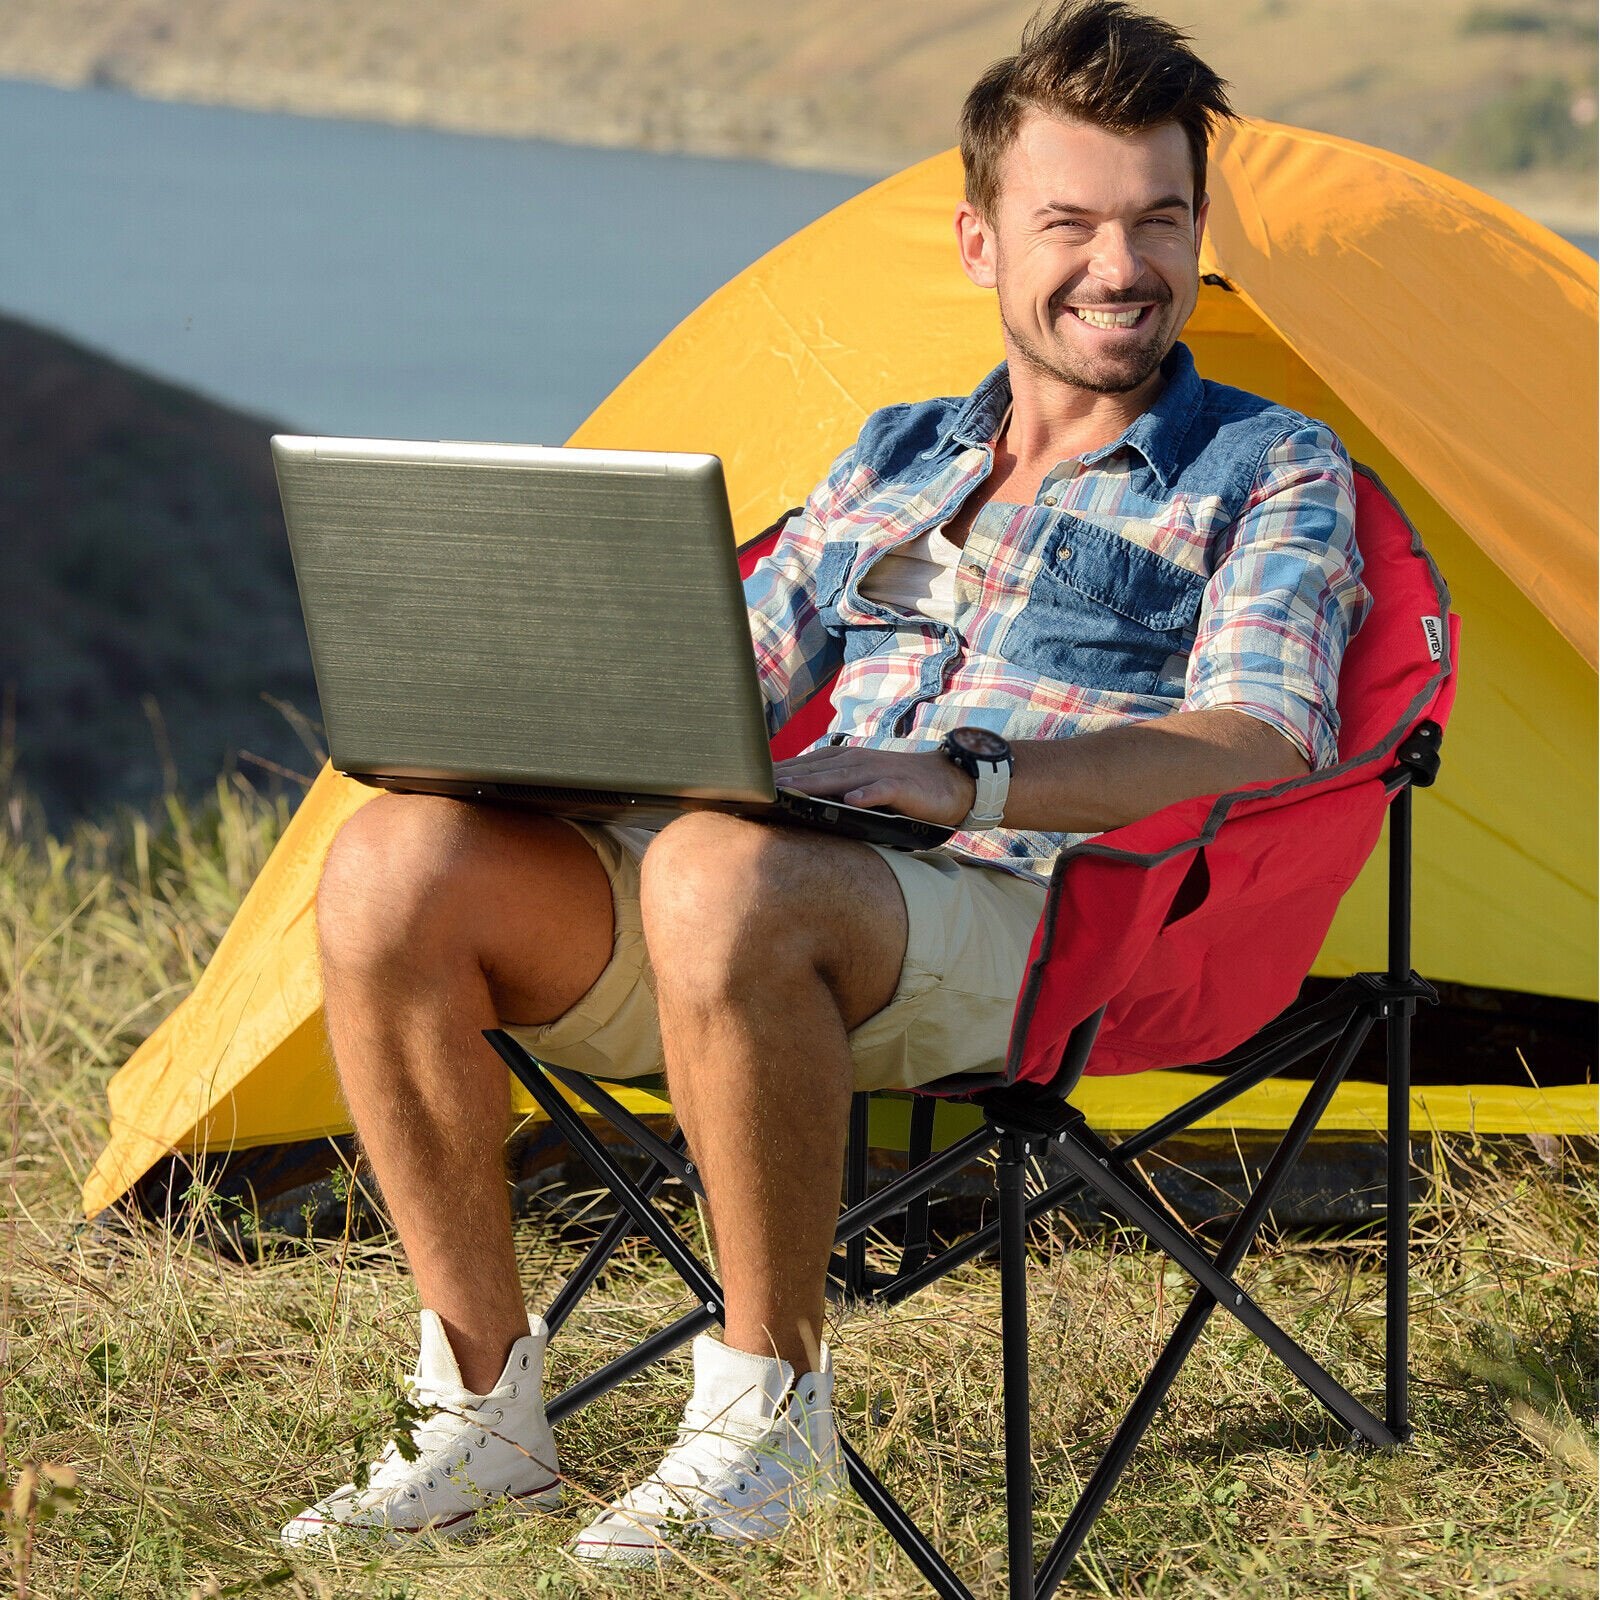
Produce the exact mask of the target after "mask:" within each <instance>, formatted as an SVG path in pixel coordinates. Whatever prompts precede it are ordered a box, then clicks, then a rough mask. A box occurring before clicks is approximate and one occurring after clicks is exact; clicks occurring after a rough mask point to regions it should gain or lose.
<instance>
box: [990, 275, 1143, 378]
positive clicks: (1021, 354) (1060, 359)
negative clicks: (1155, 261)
mask: <svg viewBox="0 0 1600 1600" xmlns="http://www.w3.org/2000/svg"><path fill="white" fill-rule="evenodd" d="M1171 303H1172V296H1171V295H1170V294H1169V295H1168V296H1167V297H1166V298H1165V299H1164V300H1162V301H1160V302H1158V307H1157V309H1158V311H1159V312H1160V313H1161V316H1160V318H1159V324H1158V322H1157V321H1156V320H1154V319H1153V320H1152V323H1151V328H1150V336H1149V337H1148V338H1147V339H1145V340H1144V341H1142V342H1141V343H1140V345H1139V346H1138V348H1137V349H1133V350H1126V351H1124V352H1122V353H1121V355H1119V356H1116V357H1108V359H1107V362H1106V365H1104V366H1102V367H1100V368H1099V369H1098V370H1097V369H1095V368H1093V367H1090V366H1088V365H1087V364H1085V363H1081V362H1077V361H1073V360H1071V359H1070V358H1069V357H1068V356H1067V354H1066V353H1065V352H1064V351H1063V352H1060V353H1057V352H1054V351H1046V350H1043V349H1041V348H1040V347H1039V346H1038V345H1037V344H1035V343H1034V342H1033V341H1032V340H1031V339H1028V338H1026V337H1025V336H1024V335H1023V334H1021V333H1019V332H1018V331H1017V330H1016V328H1014V327H1013V326H1012V325H1011V322H1010V319H1009V318H1008V317H1007V316H1006V314H1005V308H1004V307H1002V308H1001V311H1000V326H1001V327H1002V328H1003V329H1004V330H1005V334H1006V340H1007V343H1008V344H1009V345H1010V347H1011V349H1012V350H1013V351H1014V352H1015V353H1016V357H1017V359H1018V360H1020V361H1021V362H1022V363H1023V365H1024V366H1027V367H1031V368H1032V369H1033V370H1034V371H1035V372H1038V373H1040V374H1042V375H1043V376H1045V377H1050V378H1054V379H1055V380H1056V381H1057V382H1058V383H1064V384H1066V385H1067V386H1068V387H1069V388H1073V389H1085V390H1087V391H1088V392H1089V393H1091V394H1129V393H1131V392H1132V391H1133V390H1135V389H1137V388H1139V387H1140V385H1141V384H1144V383H1146V382H1148V381H1149V379H1150V377H1151V376H1152V375H1153V374H1154V372H1155V371H1156V369H1157V368H1158V367H1159V366H1160V365H1161V363H1162V362H1163V361H1164V360H1165V359H1166V356H1167V350H1168V349H1169V348H1170V344H1164V343H1163V342H1162V341H1163V331H1164V324H1165V321H1166V316H1165V313H1166V309H1167V307H1168V306H1170V305H1171ZM1114 304H1116V302H1115V301H1111V302H1107V306H1108V308H1109V306H1111V305H1114ZM1063 315H1066V316H1071V315H1072V313H1071V312H1070V311H1068V312H1064V313H1063Z"/></svg>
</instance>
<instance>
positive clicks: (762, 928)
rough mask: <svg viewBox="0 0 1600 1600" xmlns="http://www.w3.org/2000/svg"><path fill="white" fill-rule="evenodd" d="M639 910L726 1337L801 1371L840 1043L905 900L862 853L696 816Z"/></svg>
mask: <svg viewBox="0 0 1600 1600" xmlns="http://www.w3.org/2000/svg"><path fill="white" fill-rule="evenodd" d="M641 897H642V898H641V903H642V909H643V913H644V928H645V938H646V941H647V943H648V946H649V950H650V958H651V964H652V966H653V967H654V969H655V974H656V992H657V1001H658V1006H659V1010H660V1016H661V1038H662V1047H663V1050H664V1052H665V1055H666V1063H667V1080H668V1086H669V1089H670V1091H671V1095H672V1102H673V1106H674V1109H675V1110H676V1112H677V1114H678V1117H679V1120H680V1122H681V1123H682V1125H683V1128H684V1131H685V1133H686V1134H687V1136H688V1140H689V1145H690V1148H691V1149H692V1150H693V1152H694V1157H695V1160H696V1162H697V1163H698V1165H699V1167H700V1170H701V1173H702V1175H703V1178H704V1181H705V1185H706V1199H707V1205H708V1208H709V1210H710V1213H711V1225H712V1230H713V1233H714V1235H715V1238H716V1242H717V1260H718V1266H719V1268H720V1270H721V1273H722V1282H723V1290H724V1293H725V1295H726V1297H727V1320H726V1326H725V1330H724V1338H725V1340H726V1341H727V1343H728V1344H730V1345H732V1346H733V1347H734V1348H736V1349H741V1350H751V1351H757V1352H759V1353H761V1354H766V1355H771V1354H777V1355H778V1356H780V1357H782V1358H783V1359H784V1360H785V1361H788V1362H789V1363H790V1364H791V1365H792V1366H793V1367H794V1369H795V1371H797V1372H806V1371H810V1370H813V1369H814V1368H815V1367H816V1358H817V1346H818V1344H819V1343H820V1341H821V1334H822V1313H823V1287H824V1283H825V1279H826V1271H827V1262H828V1256H829V1254H830V1252H831V1250H832V1246H833V1233H834V1227H835V1224H836V1223H837V1221H838V1212H839V1191H840V1184H841V1180H842V1177H843V1166H844V1144H845V1132H846V1128H847V1125H848V1121H849V1109H850V1095H851V1091H852V1079H853V1073H852V1065H851V1059H850V1051H849V1048H848V1045H847V1043H846V1037H845V1036H846V1033H847V1032H848V1030H849V1029H851V1028H853V1027H856V1026H857V1025H859V1024H860V1023H862V1022H864V1021H865V1020H866V1019H867V1018H868V1017H870V1016H872V1015H873V1014H874V1013H875V1012H877V1011H880V1010H882V1008H883V1007H884V1006H885V1005H887V1004H888V1002H889V1001H890V999H891V998H892V997H893V995H894V992H895V989H896V987H897V985H898V983H899V978H900V968H901V964H902V962H903V960H904V956H905V948H906V931H907V929H906V912H905V903H904V901H903V899H902V898H901V895H900V888H899V885H898V884H897V883H896V881H895V878H894V874H893V873H892V872H891V871H890V870H889V868H888V867H887V866H886V865H885V864H884V862H883V860H882V858H881V857H880V856H878V855H877V854H876V853H875V852H874V851H872V850H870V849H868V848H867V846H865V845H862V844H856V843H853V842H850V841H845V840H836V839H829V838H825V837H822V836H819V835H814V834H805V833H802V832H799V831H790V830H784V829H779V828H772V827H767V826H764V825H761V824H758V823H752V822H744V821H740V820H738V819H736V818H729V817H722V816H717V815H713V814H710V813H698V814H693V815H690V816H687V817H684V818H683V819H681V820H680V821H678V822H675V823H673V824H672V826H671V827H669V828H668V829H666V830H665V831H664V832H663V833H662V835H661V837H660V838H658V839H657V840H656V841H655V842H654V843H653V844H652V845H651V847H650V849H649V851H648V853H647V854H646V856H645V860H644V868H643V885H642V890H641Z"/></svg>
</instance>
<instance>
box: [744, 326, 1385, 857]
mask: <svg viewBox="0 0 1600 1600" xmlns="http://www.w3.org/2000/svg"><path fill="white" fill-rule="evenodd" d="M1165 371H1166V377H1167V382H1166V386H1165V388H1164V389H1163V390H1162V392H1161V395H1160V396H1159V398H1158V399H1157V400H1156V402H1155V404H1154V405H1153V406H1152V407H1151V408H1150V409H1149V410H1148V411H1146V412H1145V413H1144V414H1143V415H1141V416H1140V417H1138V418H1137V419H1136V420H1135V421H1134V423H1133V424H1132V426H1130V427H1129V428H1128V430H1127V431H1126V432H1125V433H1124V434H1123V435H1122V437H1121V438H1119V439H1117V440H1116V441H1114V442H1113V443H1111V444H1109V445H1105V446H1103V447H1102V448H1100V449H1098V450H1093V451H1090V452H1089V453H1088V454H1086V455H1084V456H1081V457H1069V458H1068V459H1066V460H1063V461H1060V462H1058V463H1057V464H1056V465H1055V467H1054V468H1053V469H1052V470H1051V472H1050V473H1049V474H1048V476H1047V477H1046V478H1045V480H1044V482H1043V484H1042V485H1041V486H1040V489H1039V493H1038V496H1037V498H1036V499H1035V500H1034V502H1033V503H1032V504H1031V505H1026V506H1019V505H1007V504H1001V503H997V502H991V503H989V504H988V505H986V506H984V507H983V508H982V510H981V511H980V512H979V514H978V516H977V518H976V520H975V521H974V524H973V526H972V529H971V532H970V533H969V535H968V538H967V541H966V544H965V546H964V548H963V551H962V557H961V562H960V565H959V567H958V568H957V574H956V596H957V610H956V619H955V625H954V626H953V627H950V626H946V625H944V624H942V623H938V622H934V621H931V620H929V619H928V618H926V617H922V616H920V615H914V614H908V613H905V612H899V611H895V610H892V609H890V608H889V607H888V606H886V605H883V604H881V603H878V602H875V601H873V600H871V599H868V598H865V597H863V595H862V593H861V587H860V584H861V578H862V576H863V574H864V573H865V572H866V571H867V569H868V568H869V567H870V566H871V565H872V564H873V562H874V561H876V560H877V559H878V558H879V557H880V556H881V555H883V554H884V553H885V552H886V551H889V550H892V549H894V548H895V547H896V546H898V545H902V544H904V543H906V542H908V541H909V540H911V539H914V538H916V537H917V536H918V535H919V534H921V533H925V532H926V531H927V530H928V529H929V528H934V527H940V526H942V525H944V524H945V523H946V522H948V520H949V519H950V518H951V517H952V516H953V515H954V513H955V512H956V510H957V508H958V507H959V506H960V505H961V503H962V501H963V500H964V499H965V498H966V497H967V495H968V494H969V493H970V492H971V491H972V490H973V489H974V488H975V487H976V485H978V484H979V483H981V482H982V481H983V479H984V478H986V477H987V476H988V474H989V472H990V470H991V468H992V466H993V463H994V441H995V438H996V436H997V434H998V431H999V428H1000V425H1001V421H1002V419H1003V417H1004V415H1005V412H1006V408H1007V406H1008V405H1009V403H1010V398H1011V390H1010V382H1009V379H1008V376H1007V373H1006V369H1005V367H1004V366H1003V365H1002V366H1001V367H999V368H997V369H996V370H995V371H994V372H992V373H990V375H989V376H988V377H987V378H985V379H984V381H983V382H982V383H981V384H979V385H978V387H977V389H976V390H974V392H973V393H972V395H971V396H969V397H968V398H967V399H965V400H964V401H963V400H959V399H953V400H931V401H925V402H922V403H920V404H916V405H910V406H892V407H889V408H888V409H887V410H884V411H879V412H875V413H874V414H873V415H872V416H871V417H869V418H868V419H867V422H866V424H865V426H864V427H863V428H862V431H861V434H860V437H859V438H858V439H857V441H856V443H855V444H854V445H852V446H851V448H850V449H848V450H846V451H845V452H844V454H843V455H841V456H840V457H839V459H838V460H837V461H835V462H834V464H833V467H832V468H831V470H830V471H829V473H828V475H827V477H826V478H825V479H824V480H823V481H822V483H820V484H819V485H818V486H817V488H816V489H815V490H814V491H813V492H812V494H811V497H810V499H809V500H808V501H807V502H806V505H805V506H804V507H803V508H802V509H801V510H800V511H798V512H796V513H795V514H794V515H793V516H791V517H790V519H789V521H788V523H787V525H786V526H785V528H784V531H783V533H782V535H781V536H780V537H779V539H778V542H777V544H776V545H775V546H774V548H773V550H772V552H771V554H770V555H769V556H768V557H767V558H766V559H765V560H763V561H762V562H761V563H760V564H759V565H758V566H757V567H756V569H755V571H754V572H753V573H752V574H751V576H750V578H749V579H748V580H747V582H746V584H745V597H746V600H747V601H748V603H749V608H750V626H751V633H752V636H753V638H754V641H755V647H756V660H757V665H758V668H759V671H760V676H761V684H762V693H763V696H764V698H765V700H766V705H767V721H768V727H769V730H770V731H772V732H776V731H777V729H778V728H779V727H781V726H782V725H783V723H784V722H785V721H786V720H787V718H788V717H789V716H790V715H791V714H792V713H793V712H794V711H795V710H797V709H798V708H799V707H800V706H801V705H803V704H804V703H805V701H806V700H808V699H809V698H810V697H811V695H813V694H814V693H815V692H816V691H817V689H818V688H819V687H820V686H822V685H824V684H826V683H827V682H828V681H829V679H831V678H833V677H834V676H835V674H837V681H836V682H835V683H834V685H833V703H834V718H833V722H832V724H831V727H830V731H829V732H828V734H827V735H826V737H825V738H824V739H823V740H820V741H818V742H819V743H823V744H861V745H869V746H872V747H875V748H880V749H887V750H932V749H935V748H937V746H938V744H939V742H940V740H941V739H942V738H943V737H944V735H945V734H946V733H947V732H948V731H949V730H950V729H952V728H956V727H961V726H963V725H974V724H975V725H978V726H981V727H986V728H992V729H994V730H995V731H996V732H998V733H1000V734H1003V735H1004V736H1005V737H1006V738H1007V739H1009V740H1012V741H1013V742H1015V741H1018V740H1026V739H1065V738H1070V737H1072V736H1073V735H1074V734H1078V733H1087V732H1089V731H1091V730H1092V729H1096V728H1106V727H1112V726H1115V725H1116V724H1119V723H1124V722H1132V721H1138V720H1141V719H1143V718H1146V717H1159V716H1165V715H1166V714H1168V713H1169V712H1172V711H1176V710H1178V709H1180V708H1182V709H1186V710H1196V711H1197V710H1201V709H1202V708H1207V707H1213V706H1226V707H1230V708H1232V709H1233V710H1237V711H1243V712H1246V713H1247V714H1249V715H1250V716H1252V717H1256V718H1259V719H1260V720H1261V721H1263V722H1265V723H1267V724H1269V725H1270V726H1271V727H1274V728H1276V729H1277V730H1278V731H1279V732H1280V733H1282V734H1283V735H1284V736H1285V737H1286V738H1288V739H1289V740H1290V741H1291V742H1292V743H1293V744H1294V746H1295V747H1296V748H1297V749H1298V750H1299V751H1300V752H1301V753H1302V754H1303V755H1304V756H1305V757H1306V758H1307V759H1308V760H1309V761H1310V762H1311V764H1312V765H1313V766H1314V767H1322V766H1328V765H1331V764H1332V763H1333V762H1334V761H1335V760H1336V759H1337V749H1338V731H1339V721H1338V714H1337V712H1336V710H1335V697H1336V691H1337V686H1338V675H1339V663H1340V660H1341V658H1342V656H1343V653H1344V647H1345V643H1346V641H1347V640H1348V639H1349V637H1350V635H1351V634H1352V633H1353V632H1354V631H1355V629H1356V628H1357V627H1358V626H1359V625H1360V622H1361V619H1362V617H1363V616H1364V615H1365V614H1366V608H1367V604H1368V597H1367V593H1366V590H1365V589H1364V588H1363V587H1362V585H1361V582H1360V571H1361V558H1360V555H1359V554H1358V553H1357V550H1356V546H1355V538H1354V533H1353V528H1352V521H1353V515H1354V490H1353V485H1352V481H1351V474H1350V464H1349V459H1348V457H1347V456H1346V455H1345V452H1344V450H1343V448H1342V447H1341V445H1340V444H1339V442H1338V440H1337V439H1336V438H1335V437H1334V435H1333V434H1332V433H1331V432H1330V431H1329V430H1328V429H1327V428H1326V427H1324V426H1323V425H1322V424H1321V423H1318V422H1313V421H1311V420H1309V419H1308V418H1305V417H1302V416H1300V415H1299V414H1298V413H1296V412H1293V411H1289V410H1287V409H1285V408H1283V407H1281V406H1275V405H1272V404H1270V403H1269V402H1267V401H1265V400H1262V399H1260V398H1258V397H1257V396H1254V395H1248V394H1245V393H1244V392H1243V391H1241V390H1238V389H1230V388H1227V387H1225V386H1223V385H1221V384H1214V383H1209V382H1206V381H1203V380H1202V379H1201V378H1199V377H1198V376H1197V374H1196V373H1195V370H1194V361H1193V358H1192V357H1191V356H1190V354H1189V351H1188V350H1187V348H1186V347H1185V346H1183V345H1181V344H1180V345H1177V346H1176V347H1175V348H1174V349H1173V351H1172V353H1171V355H1169V356H1168V358H1167V361H1166V364H1165ZM1086 837H1089V836H1088V835H1085V834H1065V833H1041V832H1022V831H1020V830H1017V829H1012V828H996V829H993V830H988V831H983V832H962V833H958V834H957V835H956V836H955V837H954V838H953V839H952V840H951V841H950V843H949V845H948V846H946V848H948V849H953V850H956V851H958V852H960V853H961V854H962V855H964V856H968V857H971V858H973V859H975V860H976V861H979V862H981V863H983V864H985V865H989V866H994V867H1000V868H1003V869H1005V870H1008V871H1011V872H1015V873H1019V874H1022V875H1024V876H1037V877H1041V878H1043V877H1047V876H1048V875H1049V872H1050V868H1051V865H1052V862H1053V859H1054V857H1055V855H1056V854H1057V852H1058V851H1060V850H1061V849H1062V848H1063V847H1064V846H1067V845H1070V844H1073V843H1076V842H1077V841H1078V840H1080V839H1083V838H1086Z"/></svg>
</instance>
